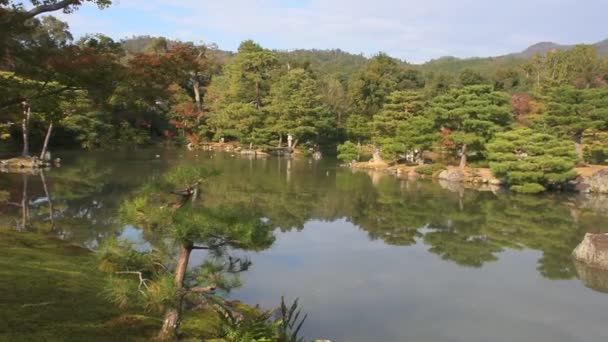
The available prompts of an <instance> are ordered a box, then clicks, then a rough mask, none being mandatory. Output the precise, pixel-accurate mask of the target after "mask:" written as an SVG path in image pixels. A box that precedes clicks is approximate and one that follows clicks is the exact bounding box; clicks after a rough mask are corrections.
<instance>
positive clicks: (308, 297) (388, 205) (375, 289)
mask: <svg viewBox="0 0 608 342" xmlns="http://www.w3.org/2000/svg"><path fill="white" fill-rule="evenodd" d="M156 154H158V152H157V151H149V152H146V151H143V152H142V151H140V152H137V153H135V154H124V155H120V154H87V155H81V154H75V155H73V156H70V155H67V156H62V157H63V160H64V163H63V166H62V167H61V168H59V169H53V170H51V171H49V172H45V173H44V174H37V175H17V174H0V213H1V214H2V215H1V218H0V220H2V221H1V222H0V224H1V225H3V226H11V227H13V228H14V229H28V230H34V231H40V232H45V233H51V234H56V235H58V236H60V237H62V238H65V239H70V240H72V241H74V242H77V243H80V244H83V245H87V246H89V247H94V246H96V245H97V244H98V243H99V242H100V241H101V240H102V239H103V238H104V237H107V236H110V235H120V234H121V233H122V234H123V236H130V237H131V238H132V237H133V236H135V237H136V238H137V239H143V240H146V241H148V242H150V243H152V244H154V239H155V238H156V237H155V236H153V235H150V234H149V233H147V232H146V233H143V234H137V232H136V231H133V228H132V227H128V229H127V230H126V231H125V227H124V225H123V224H122V223H121V222H119V220H118V219H117V208H118V206H119V205H120V203H121V201H122V200H123V199H124V198H126V197H127V196H129V195H130V194H131V193H132V192H133V191H134V190H135V189H136V188H137V187H139V186H140V185H141V184H143V183H144V182H145V181H146V179H150V178H154V177H157V176H158V175H160V174H162V173H164V172H166V171H167V170H169V169H171V168H172V167H174V166H175V165H177V164H184V163H191V164H195V165H200V166H201V167H205V168H208V169H215V170H218V171H219V172H220V175H219V176H217V177H214V178H213V179H211V180H210V181H209V182H208V183H207V184H206V186H205V188H204V189H203V199H202V200H203V201H204V205H205V206H207V207H210V208H220V207H229V208H239V210H241V211H242V213H243V215H244V216H249V217H264V218H265V219H267V220H268V222H270V224H271V225H272V226H273V227H274V228H276V229H277V242H276V243H275V245H273V246H272V247H271V248H270V249H269V250H268V251H265V252H261V253H253V254H251V255H249V256H250V257H251V259H252V261H253V262H254V266H253V269H252V271H251V272H249V274H247V275H246V286H245V287H244V288H243V289H242V290H240V292H237V293H236V294H235V297H236V298H245V299H246V300H248V301H250V302H251V303H261V304H263V305H264V304H266V303H267V304H268V305H269V306H270V305H273V304H274V303H275V302H276V298H279V296H280V295H282V294H288V295H292V296H294V297H295V296H299V297H301V298H302V302H303V303H305V304H306V307H307V309H308V308H310V312H309V313H310V316H311V318H313V319H311V321H310V322H307V325H306V329H307V332H308V333H309V334H311V336H315V337H327V338H333V339H335V340H341V341H348V340H349V339H350V340H351V341H366V340H367V341H368V340H387V341H389V340H403V337H404V336H413V337H412V339H413V340H416V341H424V340H429V341H438V340H457V339H454V338H451V337H454V336H459V337H461V338H462V339H463V340H464V338H465V337H467V338H468V340H470V341H474V340H479V341H484V340H522V341H523V340H538V341H541V340H546V341H575V340H584V338H581V337H580V336H587V337H588V338H589V340H598V338H599V340H601V339H603V338H605V337H608V336H606V332H604V331H603V330H602V329H596V328H595V325H594V324H596V323H597V324H598V326H601V323H599V319H598V317H599V316H601V315H600V314H599V313H600V312H602V310H605V306H602V305H606V304H608V297H605V296H604V297H597V296H599V295H603V294H600V293H599V292H591V291H586V290H585V288H584V287H583V286H582V285H581V284H580V283H579V282H578V280H575V281H571V282H567V281H564V280H567V279H576V278H578V277H580V279H581V281H582V282H583V283H584V284H585V285H586V286H587V287H589V288H591V289H594V290H596V291H606V288H607V287H608V285H607V283H606V279H607V277H606V276H605V275H604V274H600V273H598V272H597V271H595V270H590V269H587V268H583V267H581V266H580V265H576V264H574V263H573V261H572V259H571V257H570V253H571V251H572V249H573V248H574V247H575V246H576V244H577V243H578V242H579V241H580V240H581V239H582V237H583V235H584V234H585V233H586V232H600V231H602V230H603V231H608V227H606V226H605V224H606V222H608V221H607V218H608V199H607V198H608V197H586V196H574V195H564V194H551V195H542V196H525V195H513V194H508V193H504V192H500V191H496V189H488V190H490V191H476V190H472V189H465V188H463V187H460V186H455V185H453V184H451V185H449V186H448V185H446V184H438V183H433V182H424V181H420V182H408V181H406V180H399V179H395V178H393V177H391V176H386V175H383V174H378V173H374V174H372V175H368V174H366V173H362V172H351V171H350V170H347V169H342V168H338V167H337V166H336V163H334V162H332V161H329V160H320V161H313V160H308V159H294V160H286V159H280V158H263V159H251V158H249V159H248V158H239V157H238V156H231V155H230V154H219V153H218V154H213V153H201V152H195V153H186V152H181V151H180V152H172V151H164V152H160V155H161V157H160V158H156ZM23 203H25V205H23ZM269 279H272V282H269V281H268V280H269ZM555 280H562V281H555ZM362 308H365V310H364V309H362ZM602 308H603V309H602ZM569 310H572V311H574V312H575V313H576V314H574V316H577V318H575V319H574V320H570V321H569V318H568V317H569V316H568V315H567V312H568V311H569ZM559 313H563V314H559ZM549 316H550V317H552V318H551V319H549V318H547V317H549ZM583 316H584V317H583ZM355 321H356V323H355ZM596 321H597V322H596ZM429 322H435V323H433V324H431V323H429ZM471 322H474V323H475V324H473V323H471ZM484 325H485V326H486V327H481V328H480V326H484ZM565 326H567V327H568V329H569V330H565V328H564V327H565ZM406 327H407V329H411V331H409V332H404V331H403V329H405V328H406ZM347 328H348V329H347ZM513 331H516V332H513ZM376 332H381V333H376ZM497 332H498V333H501V332H502V333H504V334H505V335H504V336H503V337H505V338H497V337H496V336H495V335H492V334H493V333H497ZM509 334H511V335H509ZM506 337H511V338H510V339H507V338H506Z"/></svg>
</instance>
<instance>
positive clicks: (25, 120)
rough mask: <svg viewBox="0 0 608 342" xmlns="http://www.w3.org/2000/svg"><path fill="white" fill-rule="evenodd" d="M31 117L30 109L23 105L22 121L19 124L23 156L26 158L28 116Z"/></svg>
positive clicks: (28, 149) (28, 146)
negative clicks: (21, 132) (21, 134)
mask: <svg viewBox="0 0 608 342" xmlns="http://www.w3.org/2000/svg"><path fill="white" fill-rule="evenodd" d="M31 115H32V109H31V107H30V106H29V105H28V104H24V105H23V121H22V122H21V129H22V130H23V153H22V154H23V156H24V157H28V156H29V155H30V145H29V141H30V137H29V125H30V116H31Z"/></svg>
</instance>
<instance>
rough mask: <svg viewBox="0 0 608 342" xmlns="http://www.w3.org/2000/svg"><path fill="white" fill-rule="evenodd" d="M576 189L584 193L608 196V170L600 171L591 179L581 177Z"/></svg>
mask: <svg viewBox="0 0 608 342" xmlns="http://www.w3.org/2000/svg"><path fill="white" fill-rule="evenodd" d="M575 189H576V190H578V191H579V192H583V193H599V194H608V169H604V170H599V171H597V172H596V173H594V174H593V175H591V176H590V177H579V179H578V181H577V182H576V184H575Z"/></svg>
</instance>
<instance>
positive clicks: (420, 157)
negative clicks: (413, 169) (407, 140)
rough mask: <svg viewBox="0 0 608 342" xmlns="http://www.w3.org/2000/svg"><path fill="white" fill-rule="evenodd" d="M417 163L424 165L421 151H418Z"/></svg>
mask: <svg viewBox="0 0 608 342" xmlns="http://www.w3.org/2000/svg"><path fill="white" fill-rule="evenodd" d="M418 165H424V154H423V153H422V151H420V152H418Z"/></svg>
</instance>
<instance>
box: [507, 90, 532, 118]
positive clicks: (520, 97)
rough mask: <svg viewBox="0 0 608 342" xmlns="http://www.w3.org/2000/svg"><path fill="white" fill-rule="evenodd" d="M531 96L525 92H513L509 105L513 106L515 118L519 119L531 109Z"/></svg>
mask: <svg viewBox="0 0 608 342" xmlns="http://www.w3.org/2000/svg"><path fill="white" fill-rule="evenodd" d="M531 102H532V97H531V96H530V95H529V94H526V93H519V94H513V96H511V105H512V106H513V110H514V114H515V120H516V121H520V120H521V119H522V118H523V117H524V116H525V115H526V114H529V113H530V112H531V111H532V105H531Z"/></svg>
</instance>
